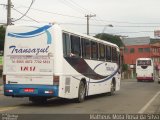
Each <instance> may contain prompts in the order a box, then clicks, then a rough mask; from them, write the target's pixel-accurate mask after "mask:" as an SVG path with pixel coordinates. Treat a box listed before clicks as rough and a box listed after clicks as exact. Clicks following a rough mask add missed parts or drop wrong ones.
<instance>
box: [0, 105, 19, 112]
mask: <svg viewBox="0 0 160 120" xmlns="http://www.w3.org/2000/svg"><path fill="white" fill-rule="evenodd" d="M17 108H19V107H18V106H13V107H3V108H1V107H0V112H4V111H9V110H13V109H17Z"/></svg>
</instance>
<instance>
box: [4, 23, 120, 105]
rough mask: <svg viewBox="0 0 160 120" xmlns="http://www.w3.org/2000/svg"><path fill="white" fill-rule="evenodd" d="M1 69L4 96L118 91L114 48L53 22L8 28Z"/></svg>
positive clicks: (44, 97) (70, 96)
mask: <svg viewBox="0 0 160 120" xmlns="http://www.w3.org/2000/svg"><path fill="white" fill-rule="evenodd" d="M3 70H4V71H3V80H4V95H6V96H13V97H29V99H30V100H31V101H32V102H44V101H46V100H47V99H49V98H52V97H60V98H67V99H73V98H77V100H78V101H79V102H82V101H84V99H85V97H86V96H89V95H95V94H100V93H107V92H109V93H113V92H114V91H117V90H119V89H120V78H121V75H120V51H119V48H118V46H117V45H115V44H112V43H109V42H105V41H103V40H100V39H96V38H94V37H91V36H87V35H83V34H78V33H75V32H71V31H68V30H65V29H62V28H61V27H60V26H59V25H58V24H53V25H51V24H49V25H37V26H26V25H13V26H8V27H7V30H6V38H5V50H4V68H3Z"/></svg>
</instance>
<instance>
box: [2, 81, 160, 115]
mask: <svg viewBox="0 0 160 120" xmlns="http://www.w3.org/2000/svg"><path fill="white" fill-rule="evenodd" d="M0 113H11V114H17V113H18V114H105V113H107V114H110V113H118V114H123V113H125V114H132V113H135V114H136V113H144V114H146V113H147V114H148V113H153V114H160V84H158V83H157V81H155V82H136V80H122V82H121V90H120V91H118V92H116V94H115V95H114V96H108V95H106V94H102V95H96V96H91V97H87V99H86V100H85V102H83V103H75V102H74V100H66V99H53V100H50V101H48V103H47V104H44V105H36V104H32V103H31V102H29V100H28V99H27V98H12V97H5V96H3V94H2V92H1V95H0Z"/></svg>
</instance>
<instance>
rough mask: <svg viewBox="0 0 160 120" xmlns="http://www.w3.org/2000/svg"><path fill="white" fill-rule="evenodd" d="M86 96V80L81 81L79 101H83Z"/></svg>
mask: <svg viewBox="0 0 160 120" xmlns="http://www.w3.org/2000/svg"><path fill="white" fill-rule="evenodd" d="M85 96H86V85H85V82H84V81H81V82H80V84H79V91H78V102H79V103H81V102H83V101H84V99H85Z"/></svg>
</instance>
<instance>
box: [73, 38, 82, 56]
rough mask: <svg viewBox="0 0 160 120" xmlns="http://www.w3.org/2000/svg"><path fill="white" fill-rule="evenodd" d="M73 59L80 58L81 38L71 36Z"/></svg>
mask: <svg viewBox="0 0 160 120" xmlns="http://www.w3.org/2000/svg"><path fill="white" fill-rule="evenodd" d="M70 38H71V55H70V56H71V57H80V56H81V49H80V37H77V36H74V35H71V36H70Z"/></svg>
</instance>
